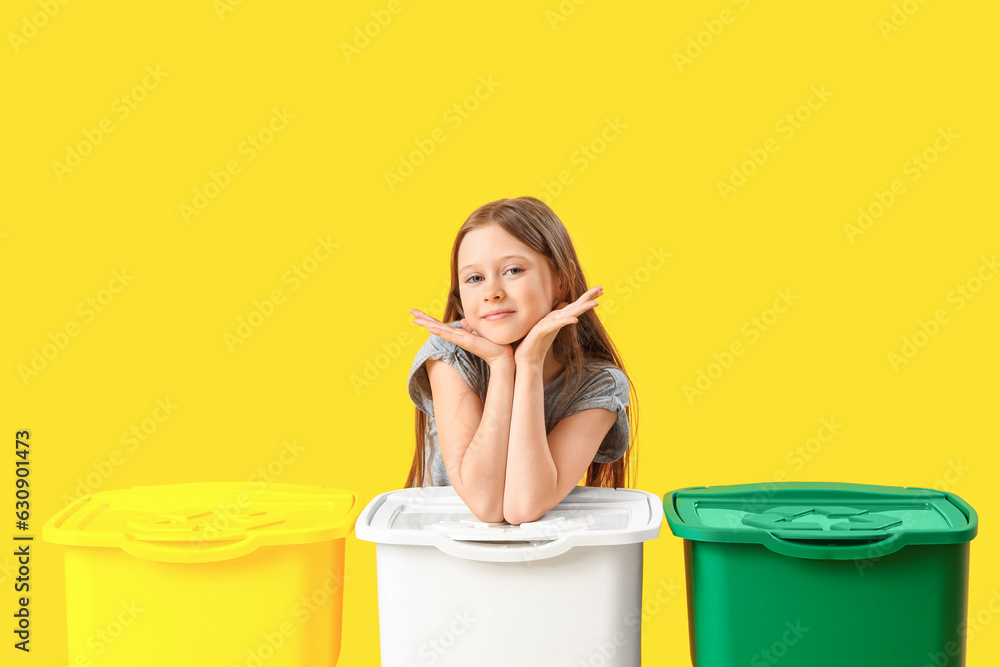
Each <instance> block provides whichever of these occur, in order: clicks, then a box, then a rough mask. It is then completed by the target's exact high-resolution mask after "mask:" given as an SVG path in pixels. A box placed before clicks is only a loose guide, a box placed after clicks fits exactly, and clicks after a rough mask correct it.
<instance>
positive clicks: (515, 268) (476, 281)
mask: <svg viewBox="0 0 1000 667" xmlns="http://www.w3.org/2000/svg"><path fill="white" fill-rule="evenodd" d="M507 271H519V272H522V273H523V272H524V269H522V268H520V267H517V266H512V267H510V268H509V269H507ZM515 275H516V274H515ZM481 277H482V276H480V275H479V274H478V273H473V274H472V275H471V276H469V277H468V278H466V279H465V282H467V283H472V284H476V283H478V282H482V281H480V280H473V278H481Z"/></svg>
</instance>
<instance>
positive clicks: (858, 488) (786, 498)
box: [663, 482, 979, 560]
mask: <svg viewBox="0 0 1000 667" xmlns="http://www.w3.org/2000/svg"><path fill="white" fill-rule="evenodd" d="M663 509H664V514H665V515H666V519H667V523H668V524H669V525H670V530H671V531H672V532H673V534H674V535H676V536H677V537H682V538H684V539H688V540H696V541H701V542H727V543H746V544H762V545H764V546H766V547H767V548H768V549H770V550H772V551H774V552H776V553H779V554H783V555H786V556H795V557H799V558H825V559H836V560H846V559H856V558H878V557H881V556H885V555H888V554H891V553H893V552H895V551H898V550H899V549H902V548H903V547H904V546H906V545H908V544H958V543H962V542H968V541H970V540H971V539H972V538H974V537H975V536H976V532H977V529H978V524H979V519H978V517H977V515H976V511H975V510H974V509H972V507H970V506H969V504H968V503H966V502H965V501H964V500H962V499H961V498H959V497H958V496H956V495H955V494H953V493H946V492H944V491H935V490H933V489H919V488H904V487H896V486H872V485H868V484H846V483H840V482H774V483H763V484H737V485H731V486H702V487H690V488H686V489H678V490H677V491H671V492H670V493H668V494H666V495H665V496H664V497H663Z"/></svg>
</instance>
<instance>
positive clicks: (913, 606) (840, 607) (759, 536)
mask: <svg viewBox="0 0 1000 667" xmlns="http://www.w3.org/2000/svg"><path fill="white" fill-rule="evenodd" d="M663 507H664V513H665V516H666V519H667V522H668V523H669V525H670V530H671V531H672V532H673V533H674V535H676V536H677V537H682V538H684V556H685V568H686V571H687V594H688V629H689V633H690V641H691V662H692V664H693V665H695V667H733V666H734V665H749V667H770V666H771V665H780V666H781V667H843V666H844V665H850V666H851V667H895V666H897V665H899V666H906V667H962V666H964V665H965V634H966V632H965V628H966V607H967V598H968V581H969V542H970V540H972V538H974V537H975V536H976V531H977V528H978V523H979V520H978V517H977V516H976V512H975V510H973V509H972V507H970V506H969V505H968V503H966V502H965V501H964V500H962V499H961V498H959V497H958V496H956V495H955V494H953V493H945V492H942V491H934V490H931V489H917V488H901V487H892V486H870V485H864V484H844V483H833V482H830V483H823V482H782V483H772V484H766V483H765V484H740V485H733V486H715V487H693V488H686V489H679V490H677V491H672V492H670V493H668V494H666V495H665V496H664V497H663Z"/></svg>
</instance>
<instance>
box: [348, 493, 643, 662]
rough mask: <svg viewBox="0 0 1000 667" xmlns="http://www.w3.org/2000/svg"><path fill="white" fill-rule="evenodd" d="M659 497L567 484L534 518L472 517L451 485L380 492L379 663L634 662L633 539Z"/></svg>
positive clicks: (369, 527)
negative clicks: (497, 520) (487, 519)
mask: <svg viewBox="0 0 1000 667" xmlns="http://www.w3.org/2000/svg"><path fill="white" fill-rule="evenodd" d="M662 522H663V509H662V507H661V505H660V499H659V497H658V496H655V495H653V494H651V493H646V492H645V491H636V490H631V489H608V488H593V487H579V486H578V487H576V488H574V489H573V490H572V491H571V492H570V494H569V495H568V496H567V497H566V498H565V499H564V500H563V501H562V502H561V503H559V505H557V506H556V507H555V508H553V509H552V510H551V511H550V512H548V513H547V514H546V515H545V516H543V517H541V518H540V519H539V520H538V521H534V522H530V523H522V524H520V525H510V524H507V523H483V522H481V521H479V520H478V519H476V518H475V516H474V515H473V514H472V513H471V512H470V511H469V509H468V508H467V507H466V505H465V503H464V502H462V500H461V498H459V497H458V495H457V494H456V493H455V491H454V489H453V488H452V487H425V488H414V489H405V490H402V491H392V492H388V493H383V494H381V495H380V496H378V497H376V498H375V499H374V500H372V501H371V503H369V504H368V506H367V507H366V508H365V509H364V511H363V512H362V513H361V516H360V517H359V519H358V524H357V528H356V534H357V537H358V538H359V539H362V540H368V541H371V542H376V543H377V545H376V548H375V553H376V563H377V570H378V572H377V573H378V608H379V632H380V638H381V650H382V665H383V667H415V666H417V665H431V664H433V665H435V666H437V667H450V666H461V667H469V666H470V665H475V666H476V667H510V665H558V666H559V667H570V666H571V667H578V666H579V665H581V664H583V665H587V666H590V665H596V664H600V665H603V666H604V667H625V666H629V667H633V666H635V665H638V664H639V655H640V653H639V648H640V618H641V602H642V543H643V541H645V540H651V539H654V538H656V537H657V535H658V534H659V532H660V526H661V524H662Z"/></svg>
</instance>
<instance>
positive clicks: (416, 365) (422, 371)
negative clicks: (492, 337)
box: [407, 322, 484, 417]
mask: <svg viewBox="0 0 1000 667" xmlns="http://www.w3.org/2000/svg"><path fill="white" fill-rule="evenodd" d="M448 326H450V327H452V328H458V327H459V326H461V322H449V323H448ZM429 359H441V360H442V361H444V362H445V363H447V364H448V365H449V366H453V367H454V368H455V369H457V370H458V372H459V373H460V374H461V375H462V378H463V379H464V380H465V381H466V383H468V385H469V386H470V387H472V389H473V390H474V391H476V392H479V391H480V387H481V385H482V382H483V379H484V378H483V373H482V369H481V367H480V364H479V363H478V361H481V360H478V357H476V356H475V355H473V354H472V353H471V352H468V351H467V350H463V349H462V348H460V347H459V346H457V345H455V344H454V343H452V342H450V341H447V340H445V339H444V338H441V337H440V336H437V335H435V334H431V335H430V337H429V338H428V339H427V340H426V341H425V342H424V344H423V345H422V346H421V347H420V349H419V350H417V354H416V356H415V357H414V359H413V366H412V367H411V368H410V376H409V378H408V379H407V391H408V392H409V394H410V399H411V400H412V401H413V404H414V405H416V406H417V407H418V408H420V410H422V411H423V412H424V413H425V414H427V415H430V416H432V417H433V416H434V399H433V396H432V395H431V382H430V378H428V377H427V361H428V360H429ZM477 360H478V361H477Z"/></svg>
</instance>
